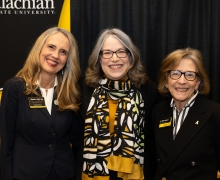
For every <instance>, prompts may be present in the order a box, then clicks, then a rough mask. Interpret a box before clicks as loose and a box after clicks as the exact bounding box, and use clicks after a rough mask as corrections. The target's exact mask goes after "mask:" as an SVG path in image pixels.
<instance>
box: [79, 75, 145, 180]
mask: <svg viewBox="0 0 220 180" xmlns="http://www.w3.org/2000/svg"><path fill="white" fill-rule="evenodd" d="M108 98H111V99H114V100H118V106H117V110H116V115H115V121H114V135H113V136H112V137H110V132H109V107H108ZM144 114H145V111H144V101H143V99H142V95H141V94H140V92H139V91H138V90H137V89H136V87H135V86H134V85H133V84H132V83H131V81H130V80H129V79H127V78H126V79H125V80H123V81H113V80H109V79H107V78H104V79H102V81H101V82H100V86H99V87H97V88H96V89H95V90H94V92H93V95H92V97H91V100H90V104H89V107H88V109H87V114H86V119H85V131H84V154H83V159H84V163H83V179H100V177H102V179H108V176H109V170H113V171H117V172H118V177H121V178H123V179H135V178H136V179H143V163H144ZM96 177H97V178H96Z"/></svg>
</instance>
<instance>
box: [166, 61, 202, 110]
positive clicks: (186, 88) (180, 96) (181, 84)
mask: <svg viewBox="0 0 220 180" xmlns="http://www.w3.org/2000/svg"><path fill="white" fill-rule="evenodd" d="M174 70H179V71H181V72H186V71H194V72H197V68H196V65H195V63H194V62H193V60H191V59H182V60H181V61H180V64H179V66H178V67H177V68H175V69H174ZM199 84H200V79H199V78H198V77H196V79H195V80H194V81H187V80H186V79H185V77H184V75H183V74H182V75H181V77H180V78H179V79H177V80H174V79H171V78H170V76H169V75H168V77H167V84H166V87H167V88H168V90H169V92H170V94H171V95H172V97H173V99H174V101H175V105H176V106H177V108H178V109H182V108H183V107H184V106H185V104H186V103H187V102H188V101H189V100H190V98H191V97H192V96H193V95H194V91H195V90H197V89H198V87H199Z"/></svg>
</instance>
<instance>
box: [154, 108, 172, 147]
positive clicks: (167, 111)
mask: <svg viewBox="0 0 220 180" xmlns="http://www.w3.org/2000/svg"><path fill="white" fill-rule="evenodd" d="M172 117H173V110H172V108H170V106H169V105H168V106H166V108H164V109H163V111H162V112H161V114H160V120H163V119H168V118H172ZM157 128H159V136H160V138H161V142H162V143H163V147H164V149H165V150H166V151H169V149H170V147H171V144H172V143H173V122H171V125H170V126H166V127H161V128H160V127H159V125H158V127H157Z"/></svg>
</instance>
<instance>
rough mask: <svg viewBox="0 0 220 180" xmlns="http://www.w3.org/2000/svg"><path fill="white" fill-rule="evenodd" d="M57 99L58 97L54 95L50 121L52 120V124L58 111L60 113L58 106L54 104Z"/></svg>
mask: <svg viewBox="0 0 220 180" xmlns="http://www.w3.org/2000/svg"><path fill="white" fill-rule="evenodd" d="M56 99H57V95H56V94H55V93H54V96H53V101H52V110H51V116H50V119H51V120H52V122H53V121H54V120H55V117H56V114H57V111H58V105H56V104H55V103H54V102H55V100H56Z"/></svg>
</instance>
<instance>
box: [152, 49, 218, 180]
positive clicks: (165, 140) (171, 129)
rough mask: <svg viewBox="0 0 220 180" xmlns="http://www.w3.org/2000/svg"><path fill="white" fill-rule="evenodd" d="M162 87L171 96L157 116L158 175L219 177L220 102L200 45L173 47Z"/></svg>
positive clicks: (178, 179)
mask: <svg viewBox="0 0 220 180" xmlns="http://www.w3.org/2000/svg"><path fill="white" fill-rule="evenodd" d="M158 89H159V91H160V93H161V94H162V95H164V96H167V99H166V100H164V101H163V102H161V103H159V104H158V105H156V106H155V108H154V110H153V117H152V119H153V121H154V124H155V126H154V130H155V140H156V153H157V164H158V169H157V173H156V175H155V180H161V179H163V180H166V179H167V180H191V179H192V180H215V179H217V170H220V104H218V103H216V102H214V101H212V100H209V99H208V98H207V97H205V95H208V93H209V90H210V86H209V79H208V76H207V74H206V72H205V68H204V65H203V62H202V57H201V54H200V52H199V51H198V50H195V49H191V48H186V49H178V50H176V51H174V52H172V53H170V54H169V55H168V56H167V57H166V58H165V59H164V61H163V62H162V64H161V69H160V73H159V83H158Z"/></svg>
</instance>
